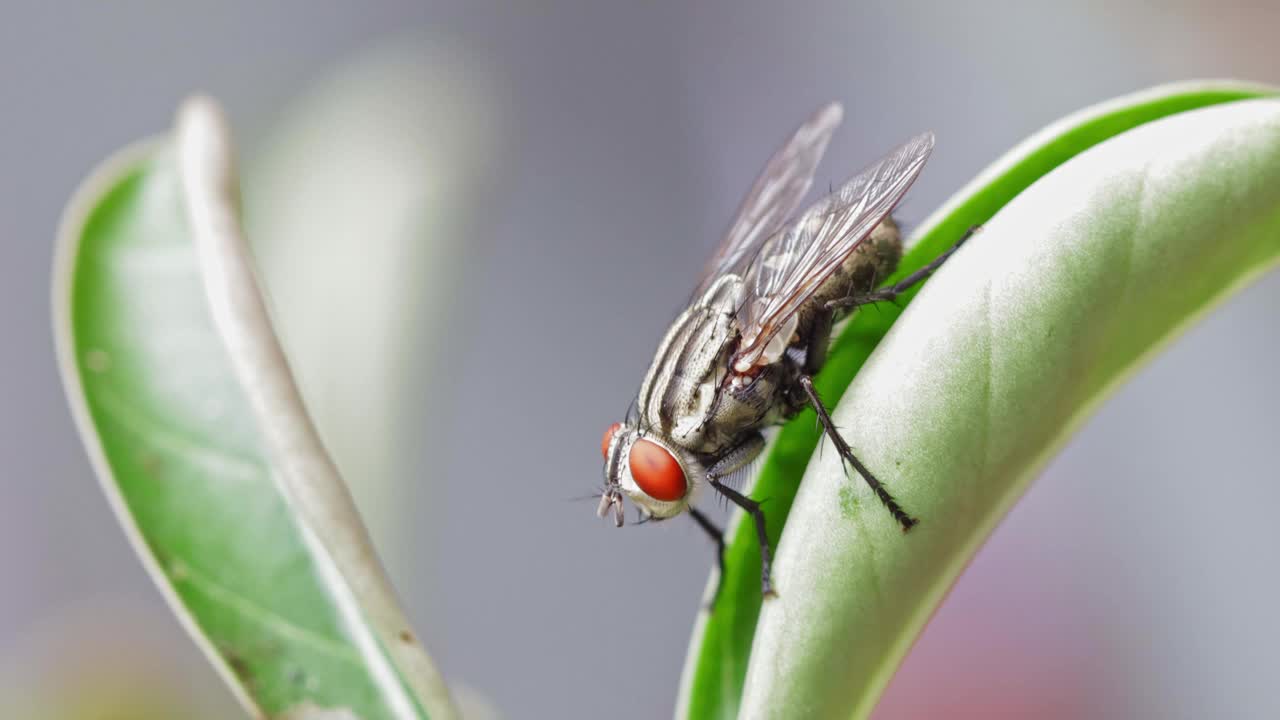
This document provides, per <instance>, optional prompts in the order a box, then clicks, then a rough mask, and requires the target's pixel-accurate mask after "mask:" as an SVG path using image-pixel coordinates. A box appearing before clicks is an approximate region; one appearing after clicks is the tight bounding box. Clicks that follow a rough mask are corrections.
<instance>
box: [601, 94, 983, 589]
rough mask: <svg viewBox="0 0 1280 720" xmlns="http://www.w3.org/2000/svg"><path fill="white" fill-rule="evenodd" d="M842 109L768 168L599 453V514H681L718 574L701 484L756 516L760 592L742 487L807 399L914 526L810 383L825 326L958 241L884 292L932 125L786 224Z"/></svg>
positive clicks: (817, 120)
mask: <svg viewBox="0 0 1280 720" xmlns="http://www.w3.org/2000/svg"><path fill="white" fill-rule="evenodd" d="M842 115H843V111H842V110H841V107H840V105H839V104H832V105H829V106H827V107H825V108H823V109H822V110H820V111H819V112H818V113H817V114H816V115H814V116H813V117H812V118H811V119H810V120H809V121H808V122H806V123H805V124H804V125H801V126H800V128H799V129H797V130H796V132H795V134H794V135H792V136H791V139H790V140H789V141H787V143H786V144H785V145H783V146H782V148H781V149H780V150H778V152H777V153H776V154H775V155H774V156H773V157H772V158H771V159H770V160H769V162H768V163H767V164H766V165H765V167H764V171H763V173H762V174H761V175H760V177H759V179H757V180H756V182H755V184H754V185H753V186H752V187H751V190H750V191H749V192H748V193H747V197H746V199H745V200H744V201H743V203H742V206H741V207H740V208H739V210H738V215H737V218H736V219H735V220H734V221H733V224H732V225H731V226H730V227H729V231H728V233H727V234H726V235H725V237H724V239H723V241H722V242H721V243H720V246H719V248H717V250H716V252H715V254H714V255H713V256H712V257H711V260H710V261H709V262H708V263H707V265H706V268H705V269H704V271H703V273H702V276H701V280H700V281H699V283H698V285H697V288H696V289H695V291H694V293H693V296H692V300H691V302H690V304H689V306H688V308H686V309H685V310H684V311H683V312H681V313H680V315H679V317H677V318H676V319H675V321H674V322H673V323H672V324H671V327H670V329H668V330H667V333H666V336H665V337H663V339H662V342H661V343H660V344H659V345H658V351H657V353H656V355H655V356H654V359H653V363H652V364H651V365H650V366H649V370H648V372H647V373H646V374H645V376H644V380H643V382H642V383H641V385H640V392H639V394H638V395H637V396H636V399H635V401H634V402H633V403H632V406H631V409H630V411H629V412H628V413H627V416H626V419H625V420H624V421H623V422H620V423H614V424H613V425H612V426H610V427H609V428H608V429H607V430H606V431H605V433H604V439H603V440H602V442H601V446H600V450H601V452H602V453H603V454H604V459H605V465H604V481H605V484H604V489H603V492H602V495H601V498H600V505H599V509H598V512H599V515H600V516H601V517H606V516H609V515H612V517H613V520H614V524H615V525H617V526H618V527H621V526H622V525H623V522H624V519H625V516H624V513H623V506H622V498H623V496H626V497H628V498H630V499H631V502H632V503H634V504H635V505H636V507H637V508H638V509H639V513H640V517H641V518H642V519H643V520H662V519H666V518H671V517H674V516H676V515H679V514H680V513H682V512H686V511H687V512H688V513H689V514H690V515H691V516H692V517H693V519H694V520H695V521H696V522H697V523H698V525H699V526H701V527H702V528H703V529H704V530H705V531H707V532H708V533H709V534H710V535H711V536H712V537H713V539H714V540H715V541H716V543H717V546H718V547H719V550H720V562H721V564H722V565H723V562H724V541H723V537H722V533H721V531H720V529H719V528H717V527H716V526H715V525H714V524H713V523H712V522H711V521H710V519H708V518H707V516H706V515H705V514H703V513H702V512H701V511H699V510H698V509H697V508H695V507H693V506H692V505H691V501H692V499H693V498H694V497H695V495H697V493H698V491H699V490H700V489H702V488H704V487H705V486H710V487H711V488H712V489H713V490H714V491H715V492H717V493H719V494H720V495H722V496H723V497H724V498H725V499H727V500H728V501H730V502H732V503H734V504H735V505H737V506H738V507H740V508H742V510H744V511H745V512H746V513H748V514H749V515H750V516H751V519H752V521H753V522H754V524H755V529H756V534H757V537H758V539H759V542H760V556H761V559H762V562H763V567H762V569H761V579H762V586H763V591H764V593H765V594H766V595H768V594H772V592H773V587H772V584H771V582H770V576H769V566H770V561H771V560H770V558H771V553H770V548H769V541H768V538H767V536H766V535H765V516H764V513H763V511H762V510H761V506H760V503H759V502H758V501H756V500H752V499H751V498H750V497H748V496H747V495H746V494H744V493H742V492H740V491H739V490H738V489H736V487H735V485H737V480H738V479H739V478H740V477H741V476H742V475H744V474H746V472H748V470H749V468H750V466H751V464H752V461H753V460H755V459H756V457H758V456H759V455H760V453H761V451H762V450H763V449H764V446H765V439H764V436H763V435H762V434H761V430H762V429H763V428H766V427H768V426H770V425H776V424H780V423H782V422H784V421H786V420H788V419H790V418H791V417H793V416H794V415H796V413H798V412H800V410H802V409H803V408H804V407H805V406H806V405H808V406H812V407H813V408H814V410H815V411H816V412H817V415H818V420H819V422H820V423H821V424H822V428H823V430H824V431H825V432H826V434H827V436H828V437H829V438H830V439H831V441H832V444H833V445H835V448H836V450H837V451H838V452H839V453H840V457H841V458H842V459H843V461H844V462H845V463H846V467H849V466H851V467H852V468H853V469H854V470H855V471H856V472H857V473H858V474H859V475H861V476H862V478H863V480H864V481H866V483H867V484H868V485H869V486H870V487H871V490H872V491H873V492H874V493H875V495H876V496H877V497H878V498H879V499H880V502H881V503H883V504H884V506H885V507H886V508H887V509H888V511H889V513H890V514H892V515H893V517H894V519H896V520H897V522H898V524H899V525H901V526H902V529H903V530H904V531H905V530H909V529H910V528H911V527H912V526H913V525H915V524H916V519H915V518H914V517H912V516H911V515H910V514H908V512H907V511H906V510H905V509H903V507H902V506H901V505H899V504H898V502H897V501H896V500H894V498H893V496H892V495H891V494H890V493H889V490H888V489H887V488H886V487H885V486H884V484H883V483H882V482H880V480H879V479H878V478H877V477H876V476H875V475H874V474H872V473H871V471H870V470H868V469H867V467H866V466H864V465H863V464H862V463H861V462H860V461H859V460H858V458H857V457H856V456H855V455H854V454H853V451H852V450H851V448H850V447H849V445H848V443H847V442H845V440H844V438H842V437H841V436H840V433H839V432H838V430H837V429H836V427H835V425H834V424H833V423H832V421H831V415H830V413H829V412H828V411H827V407H826V406H825V405H824V404H823V402H822V400H821V399H820V398H819V397H818V394H817V392H816V391H815V390H814V386H813V380H812V378H813V376H814V374H815V373H817V372H818V371H819V370H820V369H821V368H822V365H823V363H824V361H825V360H826V354H827V343H828V341H829V339H830V336H831V328H832V324H833V323H835V322H838V321H840V320H841V319H843V318H844V317H846V316H847V315H849V314H850V313H851V312H853V311H854V310H855V309H856V308H857V307H858V306H861V305H866V304H870V303H874V302H879V301H885V300H893V299H894V298H895V297H897V296H898V294H900V293H902V292H904V291H905V290H907V289H908V288H910V287H911V286H913V285H915V284H916V283H918V282H920V281H921V280H923V279H925V278H926V277H928V275H929V274H930V273H932V272H933V271H934V270H935V269H937V268H938V267H939V266H940V265H941V264H942V263H943V262H944V261H945V260H946V258H947V257H948V256H950V255H951V253H952V252H954V251H955V249H956V247H959V245H960V243H957V244H956V247H953V248H951V250H949V251H947V253H945V254H944V255H942V256H941V257H939V258H938V259H937V260H935V261H934V262H932V263H930V264H929V265H927V266H926V267H924V268H922V269H921V270H919V271H917V272H915V273H913V274H912V275H910V276H909V277H907V278H905V279H904V280H903V281H901V282H899V283H898V284H896V285H893V286H890V287H884V288H879V289H877V286H878V280H879V279H880V278H884V277H886V276H888V275H889V274H891V273H892V272H893V271H894V270H895V269H896V268H897V265H898V261H899V259H900V258H901V256H902V238H901V235H900V233H899V230H898V226H897V224H896V223H895V222H894V220H893V218H892V217H891V216H890V213H891V212H892V210H893V209H894V207H895V206H896V205H897V204H898V201H899V200H901V199H902V196H903V195H904V194H905V193H906V191H907V189H908V188H909V187H911V184H912V182H914V181H915V179H916V177H917V176H918V175H919V174H920V171H921V169H922V168H923V167H924V164H925V161H926V160H927V159H928V157H929V153H930V152H931V151H932V150H933V144H934V138H933V134H932V133H928V132H926V133H922V134H920V135H916V136H915V137H913V138H911V139H910V140H908V141H906V142H905V143H903V144H902V145H900V146H899V147H897V148H895V149H893V150H892V151H890V152H889V153H888V154H887V155H885V156H884V157H883V158H881V159H880V160H879V161H877V162H875V163H874V164H872V165H871V166H870V167H868V168H866V169H865V170H863V171H862V172H861V173H859V174H858V175H856V176H854V177H853V178H852V179H850V180H849V181H848V182H846V183H845V184H844V185H842V186H840V187H839V188H838V189H836V190H835V191H834V192H832V193H831V194H829V195H828V196H826V197H825V198H823V199H822V200H820V201H818V202H817V203H816V204H814V205H813V206H811V207H809V208H808V209H807V210H805V211H804V212H802V213H800V214H799V215H798V216H794V215H793V213H794V212H795V211H796V209H797V207H798V206H799V203H800V201H801V200H802V199H803V197H804V195H805V193H806V192H807V191H808V190H809V186H810V185H811V184H812V182H813V176H814V171H815V170H816V168H817V165H818V162H819V160H820V159H821V158H822V155H823V153H824V151H825V150H826V147H827V143H828V141H829V140H830V139H831V135H832V133H833V132H834V131H835V129H836V126H837V125H839V123H840V120H841V117H842ZM971 232H972V231H971ZM965 237H966V238H967V237H968V234H966V235H965ZM963 240H964V239H963V238H962V239H961V241H960V242H963Z"/></svg>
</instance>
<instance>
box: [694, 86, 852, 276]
mask: <svg viewBox="0 0 1280 720" xmlns="http://www.w3.org/2000/svg"><path fill="white" fill-rule="evenodd" d="M843 116H844V111H843V110H842V109H841V108H840V104H839V103H832V104H830V105H828V106H826V107H825V108H823V109H822V110H819V111H818V112H817V114H815V115H814V116H813V117H811V118H809V121H808V122H806V123H805V124H804V125H801V126H800V127H799V129H797V130H796V132H795V134H794V135H792V136H791V139H790V140H788V141H787V144H786V145H783V146H782V148H781V149H779V150H778V152H777V153H775V154H774V156H773V157H772V158H769V162H768V164H766V165H765V166H764V170H763V171H762V172H761V173H760V177H759V178H758V179H757V180H756V182H755V184H754V185H752V186H751V190H750V191H749V192H748V193H747V197H746V198H744V199H743V201H742V205H741V207H739V208H738V215H737V218H736V219H735V220H734V221H733V225H731V226H730V227H729V232H728V233H726V234H725V237H724V240H722V241H721V242H720V247H718V248H716V252H715V255H713V256H712V257H711V260H710V261H708V262H707V266H706V269H705V270H703V273H702V279H701V280H700V281H699V282H698V289H697V290H696V291H695V292H694V296H695V297H697V296H700V295H702V293H703V292H705V291H706V289H707V288H708V287H710V286H711V283H713V282H714V281H715V279H716V278H718V277H720V276H721V275H724V274H725V273H738V274H742V273H743V272H744V271H745V270H746V266H747V264H748V263H750V262H751V258H753V257H755V255H756V253H757V252H758V251H759V248H760V245H761V244H762V243H763V242H764V241H765V240H766V239H768V238H769V236H771V235H773V234H774V233H775V232H777V230H778V229H779V228H781V227H782V225H783V223H785V222H786V221H787V220H788V219H789V218H790V217H791V214H792V213H793V212H795V210H796V208H797V207H798V206H799V205H800V201H801V200H802V199H803V198H804V194H805V193H806V192H808V191H809V186H810V185H811V184H812V183H813V173H814V172H815V171H816V170H817V168H818V162H819V161H820V160H822V154H823V153H824V152H826V149H827V142H828V141H829V140H831V134H832V133H833V132H835V129H836V126H838V125H839V124H840V119H841V118H842V117H843Z"/></svg>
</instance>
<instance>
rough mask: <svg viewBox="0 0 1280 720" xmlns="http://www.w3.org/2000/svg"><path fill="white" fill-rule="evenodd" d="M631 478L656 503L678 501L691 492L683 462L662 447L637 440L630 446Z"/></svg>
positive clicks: (647, 441)
mask: <svg viewBox="0 0 1280 720" xmlns="http://www.w3.org/2000/svg"><path fill="white" fill-rule="evenodd" d="M630 464H631V477H633V478H635V481H636V485H639V486H640V489H641V490H643V491H644V493H645V494H646V495H648V496H649V497H651V498H653V499H654V500H662V501H664V502H675V501H676V500H679V499H680V498H682V497H684V495H685V493H686V492H687V491H688V489H689V483H688V481H686V480H685V477H684V470H682V469H681V468H680V463H678V462H676V459H675V458H674V457H672V456H671V453H669V452H667V449H666V448H664V447H662V446H661V445H659V444H657V443H655V442H651V441H649V440H637V441H636V442H635V444H634V445H632V446H631V461H630Z"/></svg>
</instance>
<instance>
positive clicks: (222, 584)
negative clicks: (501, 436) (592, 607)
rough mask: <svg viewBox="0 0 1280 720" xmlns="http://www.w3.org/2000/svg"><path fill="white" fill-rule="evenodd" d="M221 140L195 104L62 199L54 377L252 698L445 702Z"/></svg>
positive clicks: (275, 703)
mask: <svg viewBox="0 0 1280 720" xmlns="http://www.w3.org/2000/svg"><path fill="white" fill-rule="evenodd" d="M231 155H232V151H231V148H230V140H229V137H228V136H227V134H226V132H225V130H224V129H223V124H222V120H221V116H220V114H219V112H218V111H217V109H216V107H215V106H213V104H212V103H211V102H209V101H207V100H194V101H191V102H189V103H188V104H187V105H186V106H184V109H183V111H182V113H181V114H180V121H179V124H178V129H177V130H176V132H175V135H174V136H173V137H169V138H164V139H162V140H159V141H156V142H151V143H147V144H144V145H141V146H137V147H134V148H130V149H128V150H126V151H124V152H123V153H121V154H120V155H119V156H117V157H116V158H113V159H112V160H110V161H109V162H107V163H106V164H105V165H104V166H103V167H102V168H100V169H99V170H98V171H96V172H95V173H94V174H93V176H92V177H91V178H90V179H89V180H88V181H87V182H86V183H85V185H84V186H83V187H82V188H81V189H80V190H79V191H78V192H77V195H76V197H75V199H74V200H73V202H72V204H71V206H70V207H69V208H68V212H67V215H66V217H65V219H64V222H63V227H62V229H61V234H60V238H59V248H58V256H57V260H56V264H55V271H54V282H53V285H54V297H53V301H54V325H55V336H56V339H57V344H58V355H59V362H60V365H61V370H62V375H63V382H64V384H65V386H66V389H67V394H68V397H69V400H70V403H71V406H72V411H73V414H74V415H75V417H76V422H77V425H78V428H79V430H80V432H81V435H82V436H83V438H84V441H85V445H86V448H87V450H88V452H89V455H90V459H91V460H92V462H93V465H94V468H95V470H96V471H97V474H98V476H99V478H100V480H101V481H102V485H103V488H104V489H105V491H106V494H107V496H108V499H109V500H110V501H111V504H112V505H113V507H114V509H115V511H116V514H117V516H118V518H119V520H120V522H121V524H122V525H123V526H124V528H125V530H126V532H127V533H128V535H129V537H130V540H131V541H132V542H133V544H134V547H135V549H136V550H137V552H138V553H139V555H140V556H141V557H142V559H143V561H144V563H145V564H146V566H147V568H148V570H149V571H150V572H151V574H152V576H153V578H154V579H155V581H156V583H157V584H158V585H159V587H160V589H161V591H162V592H163V593H164V595H165V596H166V598H167V600H168V601H169V603H170V605H171V607H172V608H173V610H174V612H175V613H176V614H177V615H178V617H179V619H180V620H181V622H182V623H183V625H184V626H185V627H186V628H187V630H188V631H189V632H190V633H191V635H192V637H193V638H194V639H195V640H196V642H197V643H198V644H199V645H200V646H201V648H202V649H203V650H204V651H205V652H206V654H207V655H208V657H209V658H210V660H211V661H212V662H213V664H214V666H215V667H216V668H217V669H218V670H219V672H220V673H221V674H222V676H223V677H224V678H225V679H226V681H227V682H228V684H229V685H230V686H231V688H232V690H233V691H234V692H235V693H236V694H237V696H238V698H239V699H240V700H241V702H242V703H243V704H244V705H245V707H246V709H248V710H250V711H251V712H252V713H254V714H255V715H261V716H272V717H274V716H286V715H287V716H291V717H301V716H305V712H303V711H311V710H318V709H321V708H328V709H333V710H335V711H349V712H350V713H352V714H354V715H355V716H358V717H360V718H363V719H364V720H370V719H372V718H421V717H427V716H428V714H429V715H430V717H436V718H440V717H445V718H448V717H453V716H454V715H455V714H456V713H455V712H454V710H453V707H452V704H451V702H450V699H449V696H448V693H447V691H446V689H445V688H444V685H443V683H442V682H441V680H440V678H439V675H438V674H437V673H436V671H435V669H434V667H433V666H432V664H431V661H430V659H429V658H428V657H427V656H426V653H425V652H424V651H423V650H422V648H421V646H420V645H418V644H417V642H416V640H415V639H414V636H413V634H412V633H411V632H410V630H409V629H408V625H407V623H406V621H405V619H404V616H403V613H402V612H401V610H400V608H399V606H398V603H397V601H396V599H395V597H394V593H393V591H392V590H391V587H390V584H389V582H388V581H387V579H386V578H385V576H384V575H383V573H382V571H381V568H380V566H379V564H378V560H377V558H376V556H375V555H374V554H373V551H372V548H371V544H370V542H369V539H368V536H367V533H366V531H365V529H364V526H363V525H362V524H361V522H360V520H359V517H358V515H357V514H356V513H355V510H354V507H353V506H352V504H351V500H350V497H349V495H348V494H347V491H346V488H345V486H344V485H343V484H342V481H341V480H340V479H339V478H338V476H337V473H336V471H335V470H334V468H333V465H332V462H331V461H330V460H329V458H328V456H327V455H326V453H325V451H324V448H323V447H322V446H321V444H320V442H319V440H318V438H317V436H316V433H315V430H314V428H313V427H312V426H311V422H310V420H309V418H308V417H307V415H306V412H305V410H304V409H303V407H302V403H301V400H300V398H299V396H298V393H297V389H296V387H294V384H293V381H292V378H291V376H290V374H289V370H288V367H287V364H286V362H285V360H284V356H283V353H282V352H281V351H280V348H279V345H278V343H277V342H276V340H275V337H274V335H273V334H272V331H271V327H270V322H269V320H268V318H267V315H266V311H265V308H264V305H263V301H262V298H261V296H260V293H259V291H258V288H257V285H256V282H255V281H254V277H253V269H252V267H251V265H250V262H249V256H248V251H247V248H246V247H245V244H244V241H243V238H242V237H241V232H240V229H239V219H238V217H237V216H236V212H237V207H236V192H237V189H236V182H237V181H236V178H235V173H234V167H233V159H232V157H231Z"/></svg>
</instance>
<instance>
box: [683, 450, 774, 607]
mask: <svg viewBox="0 0 1280 720" xmlns="http://www.w3.org/2000/svg"><path fill="white" fill-rule="evenodd" d="M762 450H764V436H763V435H761V434H760V433H753V434H752V435H751V436H750V437H748V438H747V439H746V440H744V441H743V442H741V443H739V444H738V445H737V446H736V447H734V448H733V449H731V450H730V451H729V452H727V453H725V454H724V455H722V456H721V457H720V459H719V460H717V461H716V462H715V463H713V464H712V465H711V467H710V468H709V469H708V470H707V481H708V482H709V483H711V487H713V488H715V489H716V492H718V493H720V494H721V495H723V496H724V497H725V498H726V499H727V500H729V501H730V502H732V503H733V504H734V505H737V506H738V507H740V508H742V509H743V510H744V511H745V512H746V513H747V514H748V515H750V516H751V521H752V522H753V523H755V526H756V540H757V541H758V542H759V543H760V587H761V590H762V591H763V592H764V594H765V595H773V594H774V592H773V581H772V580H771V579H770V575H769V572H770V567H771V565H772V564H773V553H772V552H771V551H770V549H769V536H768V534H767V533H766V532H765V524H764V511H763V510H761V509H760V503H758V502H756V501H755V500H752V499H751V498H749V497H747V496H746V495H743V494H742V493H740V492H738V491H737V490H735V489H733V488H732V487H730V486H729V485H727V484H725V482H724V480H725V478H727V477H729V476H730V475H732V474H733V473H735V472H737V471H738V470H741V469H743V468H745V467H746V466H748V465H750V464H751V461H753V460H755V459H756V458H757V457H759V456H760V452H761V451H762ZM694 519H695V520H697V518H696V517H695V518H694ZM699 524H701V522H699ZM722 552H723V546H722ZM721 569H722V570H723V567H722V568H721ZM721 578H722V579H723V574H722V575H721ZM719 594H720V589H719V588H716V596H719Z"/></svg>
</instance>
